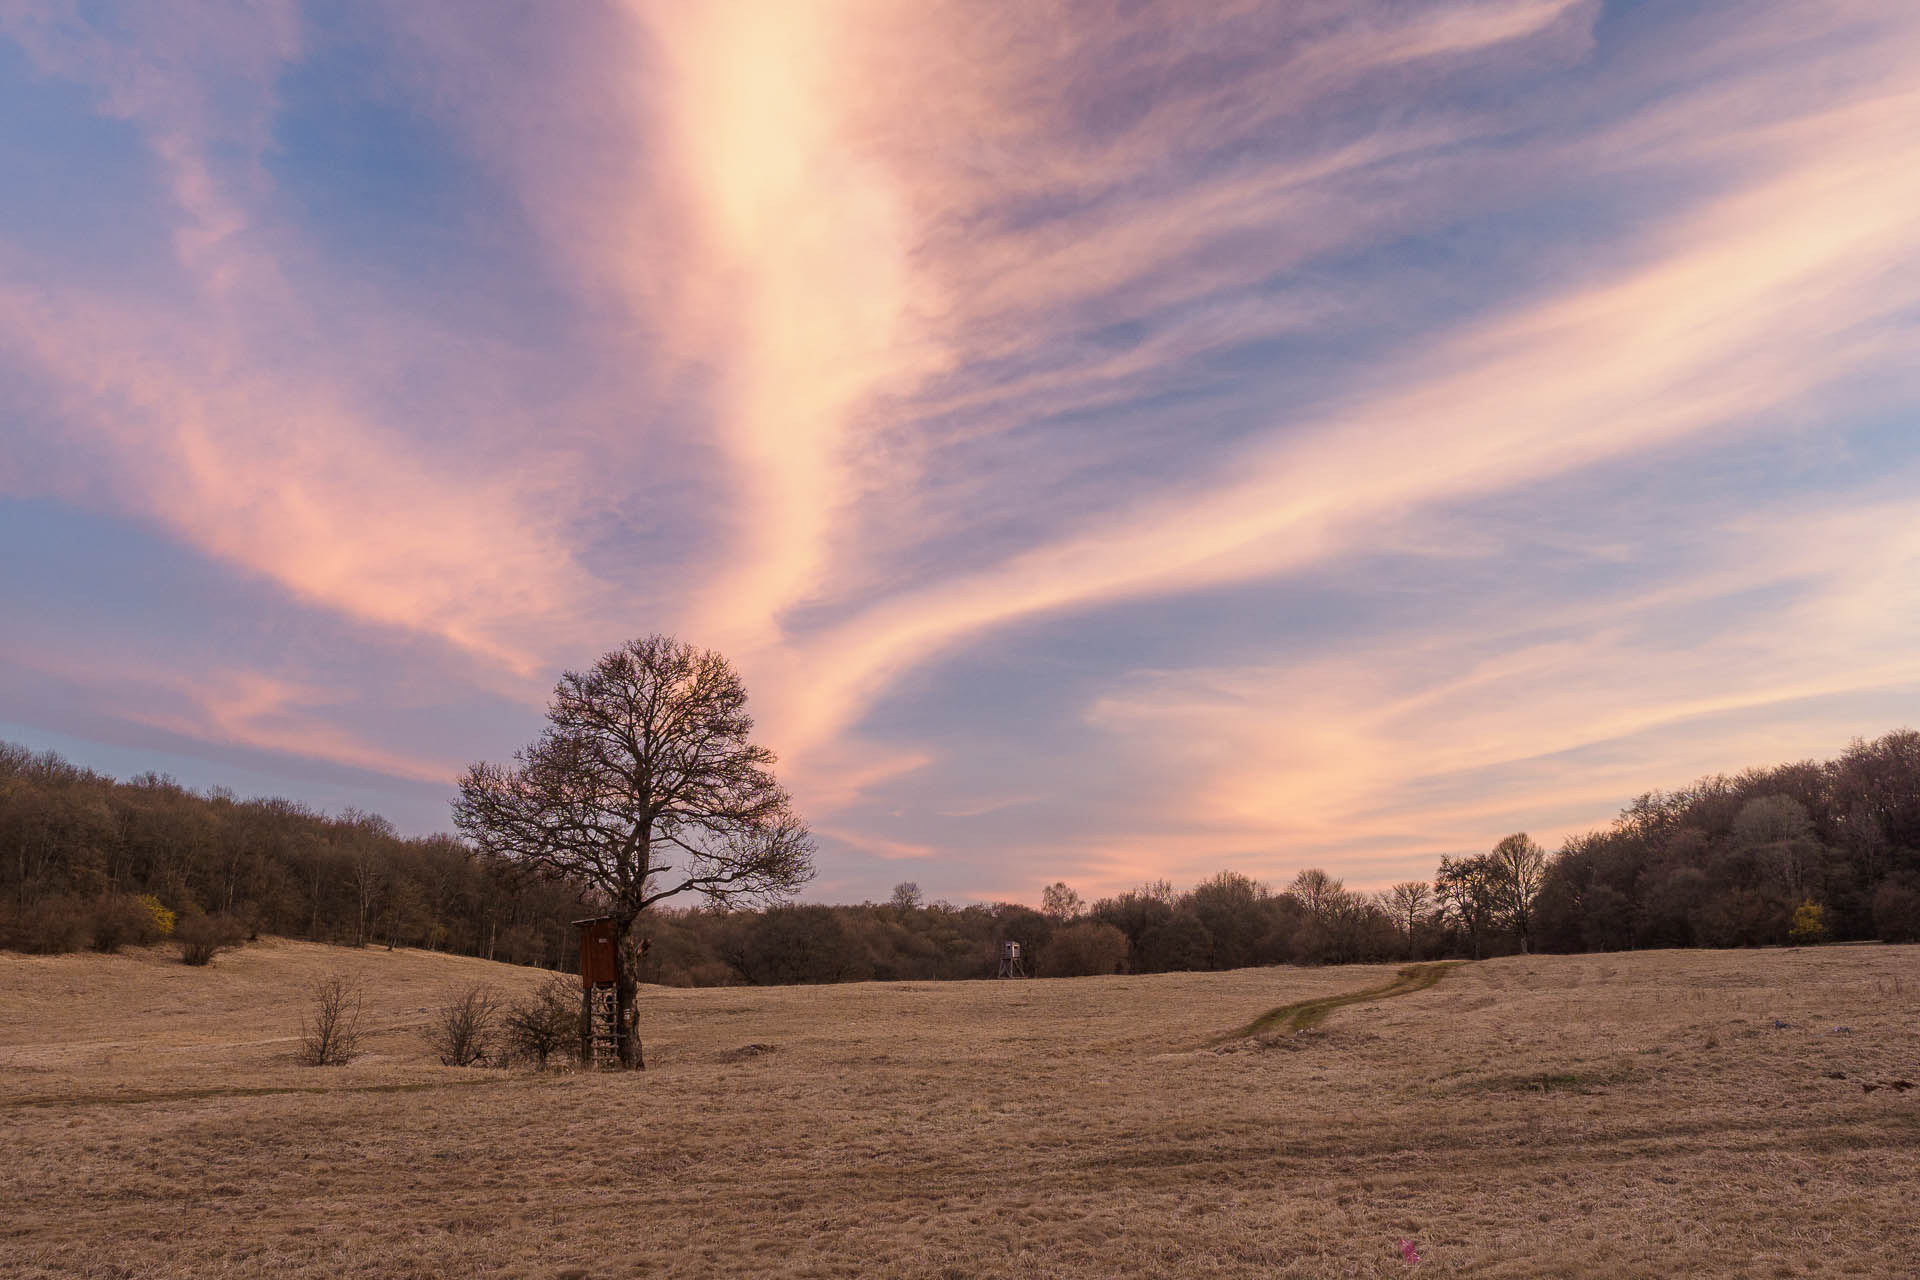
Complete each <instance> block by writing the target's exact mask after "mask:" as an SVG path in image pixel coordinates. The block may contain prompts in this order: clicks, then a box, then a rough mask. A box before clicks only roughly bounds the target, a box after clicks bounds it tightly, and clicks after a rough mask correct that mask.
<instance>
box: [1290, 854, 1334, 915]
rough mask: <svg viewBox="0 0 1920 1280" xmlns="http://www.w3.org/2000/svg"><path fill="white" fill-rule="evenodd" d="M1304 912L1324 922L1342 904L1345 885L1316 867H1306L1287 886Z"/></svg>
mask: <svg viewBox="0 0 1920 1280" xmlns="http://www.w3.org/2000/svg"><path fill="white" fill-rule="evenodd" d="M1287 892H1288V893H1290V894H1292V895H1293V896H1294V898H1295V899H1296V900H1297V901H1298V902H1299V903H1300V905H1301V906H1302V907H1303V908H1305V909H1306V913H1307V914H1308V915H1309V916H1312V917H1313V918H1314V919H1315V920H1318V921H1320V922H1321V923H1322V924H1324V923H1326V922H1327V920H1328V918H1329V917H1330V916H1332V915H1333V914H1334V913H1335V912H1336V911H1337V910H1339V908H1340V907H1341V906H1342V905H1344V904H1343V903H1342V899H1343V898H1344V897H1345V895H1346V892H1347V890H1346V886H1345V885H1343V884H1341V883H1340V881H1338V880H1336V879H1334V878H1333V877H1332V876H1330V875H1328V874H1327V873H1326V872H1324V871H1322V870H1320V868H1318V867H1308V868H1307V869H1306V870H1305V871H1302V872H1301V873H1300V874H1299V875H1297V876H1295V877H1294V878H1293V883H1292V884H1290V885H1288V886H1287Z"/></svg>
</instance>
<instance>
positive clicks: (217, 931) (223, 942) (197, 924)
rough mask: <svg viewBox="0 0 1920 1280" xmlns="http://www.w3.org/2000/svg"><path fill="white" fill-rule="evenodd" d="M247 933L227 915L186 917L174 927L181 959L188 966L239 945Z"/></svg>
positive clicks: (211, 958) (174, 935)
mask: <svg viewBox="0 0 1920 1280" xmlns="http://www.w3.org/2000/svg"><path fill="white" fill-rule="evenodd" d="M246 936H247V934H246V930H244V929H243V928H241V927H240V925H239V923H238V922H236V921H234V920H230V919H228V918H227V917H226V916H188V917H187V918H186V919H185V920H182V921H181V922H180V923H179V924H177V925H175V926H174V930H173V941H174V945H175V946H177V947H179V948H180V960H181V962H182V963H184V964H191V965H203V964H209V963H211V962H212V960H213V958H214V957H215V956H217V955H219V954H220V953H221V952H222V951H231V950H233V949H234V948H235V947H237V946H239V945H240V944H241V943H242V942H244V941H245V940H246Z"/></svg>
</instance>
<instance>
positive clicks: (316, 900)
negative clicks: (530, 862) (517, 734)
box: [0, 742, 591, 968]
mask: <svg viewBox="0 0 1920 1280" xmlns="http://www.w3.org/2000/svg"><path fill="white" fill-rule="evenodd" d="M137 895H145V896H147V897H148V898H150V899H152V900H154V901H155V902H156V903H157V904H158V905H159V906H161V907H163V908H164V909H165V910H166V911H168V912H171V913H174V914H175V915H176V916H178V917H181V918H184V919H192V918H194V917H196V916H200V915H215V916H222V917H227V918H230V919H231V920H232V921H233V922H234V923H235V924H237V925H238V926H240V928H241V929H242V931H243V932H244V933H247V934H258V933H269V934H279V935H281V936H284V937H290V938H310V939H314V940H316V941H321V942H338V943H346V944H350V945H380V946H387V945H400V946H414V947H432V948H436V949H440V950H447V951H455V952H459V953H461V954H464V955H473V956H485V957H488V958H491V959H496V960H505V961H509V962H512V963H514V964H530V965H543V966H547V967H552V968H563V967H566V966H567V965H569V964H571V963H573V957H574V955H575V954H576V951H577V947H578V943H577V941H576V939H575V935H574V930H573V929H572V928H570V927H569V926H568V924H567V922H568V921H569V920H575V919H578V918H580V917H581V916H582V915H586V914H591V912H589V911H588V910H587V909H586V907H585V904H584V903H583V901H582V897H581V894H580V893H579V891H578V890H577V889H576V888H575V887H573V886H571V885H568V884H565V883H557V882H554V881H548V880H541V879H538V878H535V877H530V876H525V875H522V874H520V873H519V872H518V871H517V869H515V868H513V867H510V866H506V865H503V864H501V863H499V862H496V861H490V860H488V859H486V858H484V857H481V856H479V855H478V854H476V853H475V852H474V851H473V850H471V849H469V848H468V847H467V846H466V845H464V844H462V843H461V842H460V841H458V840H455V839H454V838H453V837H451V836H427V837H425V838H420V839H405V838H402V837H401V836H400V835H399V834H397V833H396V832H395V830H394V828H393V826H392V824H390V823H389V822H387V821H386V819H384V818H380V817H377V816H375V815H373V814H367V813H359V812H355V811H351V810H349V811H348V812H346V813H343V814H340V815H339V816H336V817H329V816H327V815H325V814H320V813H315V812H314V811H313V810H311V809H308V808H306V807H305V806H304V805H299V804H295V803H293V802H292V801H288V800H278V799H255V800H240V799H236V798H235V797H234V796H233V795H231V794H230V793H228V792H225V791H221V790H214V791H211V792H209V793H207V794H204V795H203V794H200V793H198V792H195V791H190V790H188V789H186V788H184V787H182V786H180V785H179V784H178V783H176V782H174V781H173V780H171V779H169V778H166V777H162V776H159V775H156V774H151V773H149V774H144V775H141V776H140V777H136V778H132V779H129V780H127V781H124V782H123V781H117V780H115V779H113V778H110V777H106V776H104V775H102V774H98V773H95V772H93V771H92V770H90V769H84V768H81V767H80V766H78V765H74V764H72V763H69V762H68V761H66V760H64V759H62V758H61V757H60V756H58V755H56V754H54V753H52V752H44V753H35V752H32V751H29V750H27V749H26V748H24V747H21V746H17V745H14V744H12V743H5V742H0V947H5V948H9V949H12V950H20V951H74V950H83V949H86V948H88V947H101V948H102V949H105V948H106V947H109V946H111V945H115V944H117V943H119V942H121V941H152V940H155V939H153V938H152V937H151V936H149V935H150V934H151V931H152V929H151V926H150V925H149V923H148V918H147V917H143V916H142V915H141V914H140V913H138V912H132V911H129V910H128V906H129V901H128V900H129V899H130V898H132V897H135V896H137Z"/></svg>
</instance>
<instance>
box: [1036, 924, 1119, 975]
mask: <svg viewBox="0 0 1920 1280" xmlns="http://www.w3.org/2000/svg"><path fill="white" fill-rule="evenodd" d="M1126 961H1127V935H1126V934H1124V933H1122V932H1120V931H1119V930H1118V929H1116V928H1114V927H1113V926H1112V925H1110V924H1098V923H1095V922H1094V921H1091V920H1083V921H1081V922H1080V923H1078V924H1070V925H1068V926H1067V927H1066V928H1064V929H1060V930H1058V931H1056V932H1055V933H1054V935H1053V937H1052V938H1050V939H1048V941H1047V946H1046V950H1044V951H1042V952H1041V953H1040V966H1039V975H1040V976H1041V977H1043V978H1082V977H1090V976H1092V975H1095V974H1103V973H1118V972H1120V968H1121V966H1122V965H1124V964H1125V963H1126Z"/></svg>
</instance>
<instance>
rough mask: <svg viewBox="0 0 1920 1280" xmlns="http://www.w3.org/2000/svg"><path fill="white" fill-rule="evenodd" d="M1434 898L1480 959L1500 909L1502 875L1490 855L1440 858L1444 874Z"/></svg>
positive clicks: (1437, 882)
mask: <svg viewBox="0 0 1920 1280" xmlns="http://www.w3.org/2000/svg"><path fill="white" fill-rule="evenodd" d="M1433 896H1434V898H1435V900H1436V901H1437V902H1439V904H1440V910H1441V912H1442V913H1443V914H1445V915H1446V916H1447V917H1448V919H1450V920H1451V921H1452V922H1453V923H1454V924H1455V925H1456V926H1458V927H1459V928H1460V930H1461V931H1462V932H1464V933H1465V934H1466V935H1467V941H1468V942H1469V943H1471V944H1472V946H1473V958H1474V959H1475V960H1478V959H1479V958H1480V956H1481V954H1482V950H1483V948H1484V946H1485V944H1486V936H1487V934H1488V932H1489V931H1490V930H1491V929H1492V928H1493V926H1494V921H1495V918H1496V914H1497V912H1498V911H1499V906H1500V893H1499V882H1498V876H1497V874H1496V872H1495V871H1494V869H1493V859H1492V857H1491V856H1490V855H1488V854H1484V853H1483V854H1480V855H1479V856H1477V857H1464V858H1449V857H1444V856H1443V857H1442V858H1441V859H1440V871H1439V873H1438V874H1437V875H1435V876H1434V878H1433Z"/></svg>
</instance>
